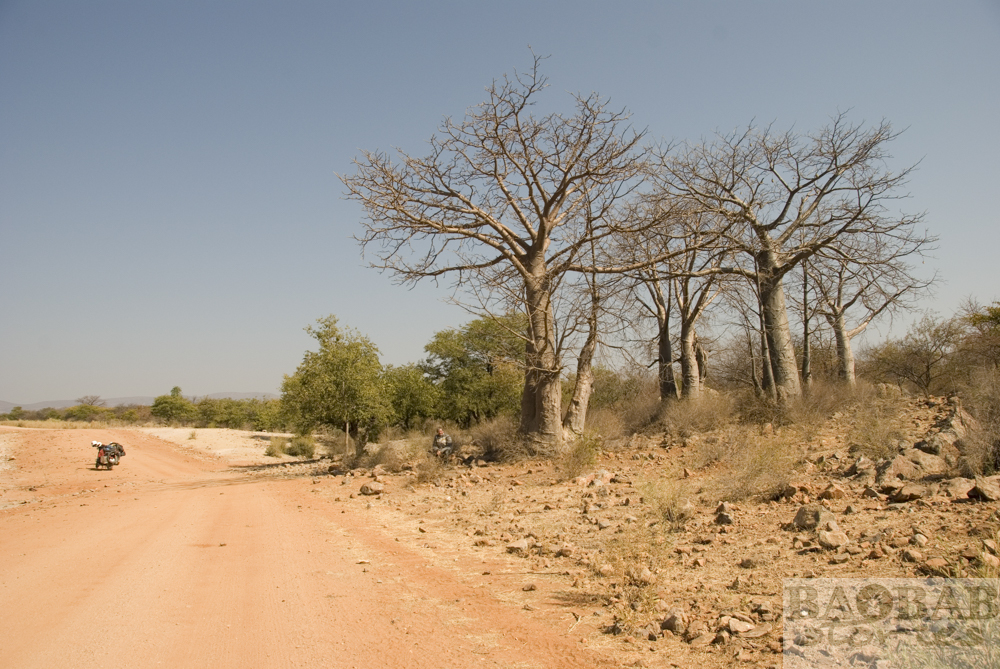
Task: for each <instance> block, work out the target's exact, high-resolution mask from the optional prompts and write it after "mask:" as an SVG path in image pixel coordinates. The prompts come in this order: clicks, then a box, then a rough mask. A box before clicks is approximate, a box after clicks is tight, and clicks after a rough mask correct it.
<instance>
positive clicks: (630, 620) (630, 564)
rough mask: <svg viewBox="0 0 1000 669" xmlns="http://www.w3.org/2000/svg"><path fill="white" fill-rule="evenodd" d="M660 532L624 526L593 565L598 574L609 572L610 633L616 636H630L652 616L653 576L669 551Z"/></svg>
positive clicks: (653, 528)
mask: <svg viewBox="0 0 1000 669" xmlns="http://www.w3.org/2000/svg"><path fill="white" fill-rule="evenodd" d="M664 530H665V528H664V527H663V526H662V525H661V524H659V523H655V524H650V523H642V522H640V523H632V524H630V525H627V526H626V527H625V529H624V530H623V531H622V532H620V533H617V534H613V535H611V536H610V538H609V539H608V541H607V542H606V543H605V544H604V546H603V547H602V549H601V553H600V555H599V557H598V558H597V561H596V562H594V564H593V566H594V569H595V571H597V572H598V573H602V570H603V571H604V574H603V575H607V572H608V571H610V576H609V578H610V579H611V582H612V595H611V601H610V607H609V608H610V610H611V612H612V615H613V616H614V623H613V624H612V625H611V628H610V631H612V632H614V633H616V634H624V633H631V632H634V631H635V630H637V629H639V628H640V627H642V626H644V625H645V624H647V623H648V622H649V620H650V619H651V618H652V617H653V616H654V615H655V613H656V610H655V603H656V600H657V598H658V596H657V587H656V585H657V583H656V581H657V576H656V572H657V569H658V567H659V565H661V564H664V563H665V562H667V560H668V559H669V558H670V550H671V547H672V542H671V541H670V540H669V538H668V537H667V535H666V533H665V531H664ZM609 568H610V569H609Z"/></svg>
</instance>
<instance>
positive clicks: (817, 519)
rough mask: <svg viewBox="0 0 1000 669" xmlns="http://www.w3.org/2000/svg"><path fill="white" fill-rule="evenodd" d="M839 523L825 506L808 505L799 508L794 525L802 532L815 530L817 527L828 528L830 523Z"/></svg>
mask: <svg viewBox="0 0 1000 669" xmlns="http://www.w3.org/2000/svg"><path fill="white" fill-rule="evenodd" d="M830 522H833V523H836V522H837V518H836V516H834V515H833V512H832V511H830V510H829V509H827V508H826V507H823V506H818V505H806V506H801V507H799V510H798V512H797V513H796V514H795V520H793V521H792V524H793V525H794V526H795V527H796V528H798V529H800V530H815V529H816V528H817V527H820V526H826V525H827V524H828V523H830Z"/></svg>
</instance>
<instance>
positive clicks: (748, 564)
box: [740, 556, 764, 569]
mask: <svg viewBox="0 0 1000 669" xmlns="http://www.w3.org/2000/svg"><path fill="white" fill-rule="evenodd" d="M762 564H764V560H763V559H761V558H760V557H759V556H754V557H745V558H743V559H742V560H740V566H741V567H743V568H744V569H756V568H757V567H760V566H761V565H762Z"/></svg>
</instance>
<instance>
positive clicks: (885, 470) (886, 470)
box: [875, 455, 920, 485]
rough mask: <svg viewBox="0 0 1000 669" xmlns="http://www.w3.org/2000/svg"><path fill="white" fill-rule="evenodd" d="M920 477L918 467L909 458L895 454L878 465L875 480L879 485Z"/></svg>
mask: <svg viewBox="0 0 1000 669" xmlns="http://www.w3.org/2000/svg"><path fill="white" fill-rule="evenodd" d="M919 477H920V468H919V467H917V465H916V464H914V463H913V462H912V461H911V460H910V459H908V458H906V457H904V456H902V455H897V456H896V457H895V458H893V459H892V460H888V461H886V462H883V463H882V464H881V465H879V466H878V468H877V469H876V473H875V480H876V482H878V483H879V485H883V484H885V483H889V482H893V481H910V480H913V479H916V478H919Z"/></svg>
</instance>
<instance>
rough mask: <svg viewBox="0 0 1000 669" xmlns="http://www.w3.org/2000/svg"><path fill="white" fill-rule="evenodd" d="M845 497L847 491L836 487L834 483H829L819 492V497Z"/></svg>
mask: <svg viewBox="0 0 1000 669" xmlns="http://www.w3.org/2000/svg"><path fill="white" fill-rule="evenodd" d="M845 497H847V493H846V492H844V490H843V488H840V487H838V486H837V485H836V484H834V483H831V484H830V485H828V486H827V487H826V489H824V490H823V492H821V493H820V494H819V498H820V499H844V498H845Z"/></svg>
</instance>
